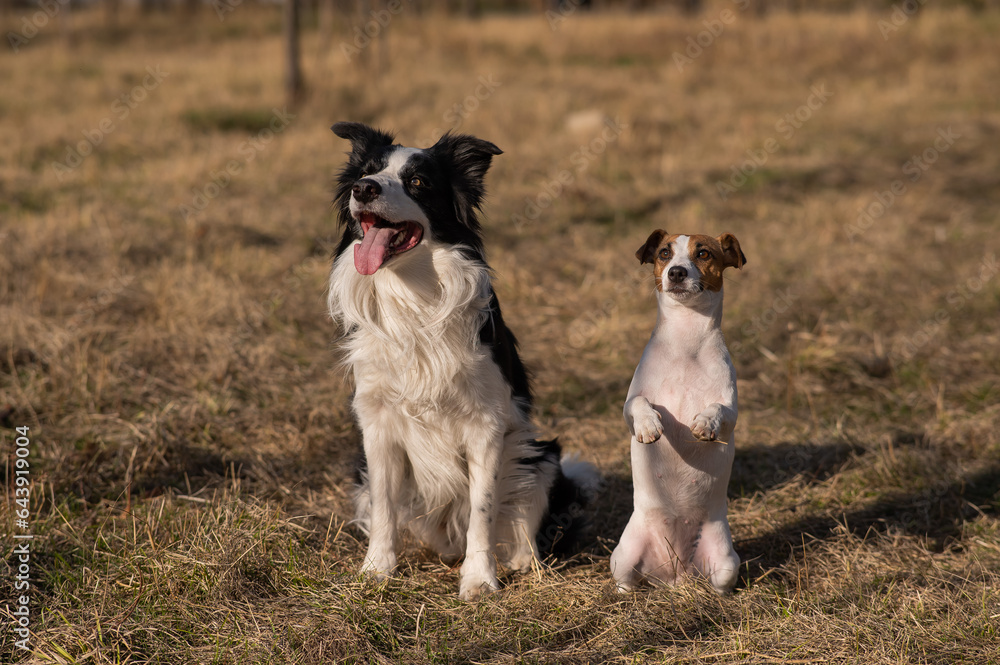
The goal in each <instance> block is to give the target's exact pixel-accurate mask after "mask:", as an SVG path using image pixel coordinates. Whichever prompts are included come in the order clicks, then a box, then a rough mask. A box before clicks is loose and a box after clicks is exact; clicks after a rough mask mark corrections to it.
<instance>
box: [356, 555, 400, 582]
mask: <svg viewBox="0 0 1000 665" xmlns="http://www.w3.org/2000/svg"><path fill="white" fill-rule="evenodd" d="M395 568H396V561H395V558H394V557H379V558H377V559H376V558H373V557H371V556H370V555H369V556H368V557H365V562H364V563H363V564H362V565H361V574H362V575H364V576H365V577H366V578H368V579H370V580H372V581H374V582H384V581H385V580H387V579H389V578H390V577H392V571H393V570H394V569H395Z"/></svg>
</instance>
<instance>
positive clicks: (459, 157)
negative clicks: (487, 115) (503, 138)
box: [428, 132, 503, 228]
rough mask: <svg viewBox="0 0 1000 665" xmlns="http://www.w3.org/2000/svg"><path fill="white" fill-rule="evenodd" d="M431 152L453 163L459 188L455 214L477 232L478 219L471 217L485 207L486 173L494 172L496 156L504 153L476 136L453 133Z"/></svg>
mask: <svg viewBox="0 0 1000 665" xmlns="http://www.w3.org/2000/svg"><path fill="white" fill-rule="evenodd" d="M428 151H429V152H431V153H432V154H434V155H436V156H438V157H441V158H443V160H444V161H447V162H448V163H450V165H451V172H452V176H453V178H452V183H453V185H454V187H455V212H456V213H457V214H458V217H459V219H460V220H461V221H462V222H463V223H465V224H467V225H469V226H471V227H473V228H476V227H477V223H476V221H475V219H474V215H472V216H470V215H469V214H468V213H469V212H470V211H471V209H473V208H479V207H480V205H481V204H482V201H483V196H484V195H485V193H486V188H485V186H484V184H483V179H484V178H485V177H486V171H488V170H489V168H490V164H491V163H492V161H493V156H494V155H502V154H503V150H501V149H500V148H498V147H496V146H495V145H493V144H492V143H490V142H489V141H484V140H483V139H477V138H476V137H475V136H469V135H468V134H452V133H450V132H449V133H448V134H445V135H444V136H442V137H441V138H440V139H439V140H438V142H437V143H435V144H434V145H433V146H431V147H430V148H428Z"/></svg>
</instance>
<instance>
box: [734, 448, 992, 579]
mask: <svg viewBox="0 0 1000 665" xmlns="http://www.w3.org/2000/svg"><path fill="white" fill-rule="evenodd" d="M921 440H922V439H921V437H920V436H919V435H913V434H910V433H905V432H903V433H896V434H895V435H894V436H893V443H894V444H895V445H896V446H915V445H920V443H921ZM871 452H872V451H871V450H870V449H864V448H861V447H854V446H849V445H847V444H841V443H837V444H829V445H802V444H781V445H779V446H774V447H768V448H767V449H766V450H755V449H753V448H750V449H746V450H744V451H742V452H738V453H737V459H736V463H735V464H734V468H733V482H731V483H730V497H733V496H734V495H735V496H740V495H743V496H746V495H748V494H751V493H754V492H758V491H759V492H765V491H767V490H769V489H771V488H774V487H777V486H779V485H781V484H782V483H784V482H787V481H788V480H790V479H792V478H795V477H796V476H805V477H806V482H809V483H818V482H822V481H824V480H826V479H828V478H830V477H832V476H834V475H836V474H837V473H839V471H841V470H842V469H844V468H845V467H846V466H847V465H850V464H852V463H854V462H858V463H862V464H863V463H866V462H865V461H864V460H863V459H859V458H863V456H865V455H868V454H871ZM768 466H771V470H770V472H768V470H767V467H768ZM760 472H763V473H760ZM935 473H936V472H935V470H933V469H930V468H929V469H928V474H929V477H930V478H932V479H933V477H934V476H935ZM873 489H877V490H880V491H881V498H879V499H877V500H875V501H874V502H869V501H865V502H863V505H858V506H857V507H856V508H854V509H850V508H848V509H845V510H839V511H830V510H826V511H823V510H819V511H817V510H813V511H811V512H810V510H809V508H808V507H797V506H788V507H784V508H782V509H780V510H781V511H784V512H785V514H786V515H787V514H788V513H789V512H792V513H801V516H800V517H798V518H797V519H792V520H790V521H785V522H784V523H783V524H781V526H778V527H776V528H774V529H772V530H770V531H767V532H765V533H763V534H760V535H756V536H753V537H750V538H743V539H739V540H737V541H736V542H734V545H735V547H736V551H737V552H738V553H739V555H740V558H741V559H742V560H743V561H744V562H745V563H744V566H745V568H744V578H743V579H742V580H741V583H740V584H741V585H743V584H752V583H753V580H755V579H757V578H759V577H761V576H763V575H765V574H770V573H772V572H773V571H774V570H775V569H780V568H781V567H782V566H784V565H785V564H787V562H788V561H789V560H790V559H791V558H793V557H795V556H798V555H799V554H800V553H801V551H802V550H803V548H804V547H805V543H812V542H816V541H824V540H832V539H835V538H839V537H842V536H843V535H844V534H845V532H846V533H850V534H852V535H854V536H856V537H858V538H862V539H863V538H866V537H867V536H869V535H871V534H872V533H873V532H874V533H885V532H889V531H891V532H895V533H901V534H906V535H910V536H916V537H920V538H923V539H924V541H925V544H926V546H927V547H928V548H929V549H930V550H932V551H934V552H942V551H944V550H945V549H946V548H947V547H948V546H949V544H950V543H952V542H954V541H956V540H959V539H960V538H961V537H962V535H963V525H964V524H965V523H966V522H967V521H969V520H971V519H974V518H975V517H976V516H977V515H984V514H993V515H996V514H997V513H1000V511H998V510H997V507H998V506H1000V502H998V497H1000V462H993V463H990V464H988V465H986V466H984V467H982V468H980V469H979V470H978V471H976V472H974V473H971V474H969V475H963V476H962V477H960V478H958V479H955V480H953V481H952V482H943V483H934V482H933V480H931V481H929V482H928V484H927V486H925V487H924V488H922V489H920V490H913V491H907V490H895V491H894V490H893V489H892V488H891V487H879V488H873ZM859 503H860V502H859ZM778 521H781V520H780V518H779V520H778Z"/></svg>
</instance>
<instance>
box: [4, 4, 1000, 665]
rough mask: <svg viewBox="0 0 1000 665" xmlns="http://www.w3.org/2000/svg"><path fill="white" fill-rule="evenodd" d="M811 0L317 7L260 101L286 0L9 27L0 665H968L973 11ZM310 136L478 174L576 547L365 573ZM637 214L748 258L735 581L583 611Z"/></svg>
mask: <svg viewBox="0 0 1000 665" xmlns="http://www.w3.org/2000/svg"><path fill="white" fill-rule="evenodd" d="M800 5H804V3H798V4H796V3H768V4H763V5H761V4H758V3H752V2H751V3H742V2H728V1H719V2H705V3H702V4H696V5H694V6H688V7H684V6H678V5H677V4H673V5H670V4H667V5H664V6H651V7H644V8H641V7H638V6H627V5H622V6H604V7H598V8H596V9H593V10H590V9H587V8H583V7H578V6H577V5H575V4H566V5H562V6H555V7H552V6H549V7H541V6H532V7H529V6H527V5H525V6H518V7H512V6H502V7H501V6H493V5H489V4H484V5H478V4H474V3H473V4H471V5H470V4H463V5H461V6H460V7H454V8H453V9H455V10H462V11H453V12H446V11H444V9H443V8H442V7H439V6H435V5H430V4H425V5H423V6H418V5H417V4H416V3H411V2H403V3H402V4H401V5H397V6H395V7H397V8H399V11H398V12H390V11H389V8H390V7H391V5H380V4H378V3H376V4H373V5H370V6H361V7H360V8H359V7H353V6H350V5H347V4H344V5H323V6H322V7H320V8H318V9H317V8H311V7H308V6H306V7H303V8H302V15H301V25H302V32H301V65H302V74H303V80H304V83H305V88H304V91H303V92H301V93H300V94H299V95H298V97H297V98H295V99H292V100H289V98H288V93H287V91H286V89H285V87H284V70H285V63H286V57H285V45H284V38H283V34H282V26H283V15H282V7H280V6H277V5H276V6H258V5H253V4H250V3H248V2H244V3H238V4H236V3H229V4H225V5H218V4H216V5H211V4H207V5H202V6H199V7H188V8H187V9H186V10H185V9H184V8H169V10H165V9H163V8H161V9H159V10H151V11H146V12H141V11H139V8H137V7H133V6H132V5H129V4H122V5H121V7H120V8H119V9H118V12H117V14H116V15H114V17H113V20H112V18H111V17H109V14H108V10H107V8H106V7H105V6H100V7H73V8H72V10H71V11H70V10H67V9H66V8H65V7H64V6H63V5H58V3H56V5H52V6H56V7H61V9H59V10H58V11H56V12H55V14H54V15H53V16H52V17H51V18H50V19H48V20H47V21H45V23H44V25H42V26H41V27H37V26H36V27H37V31H36V33H35V34H34V35H33V36H31V37H30V38H26V39H27V41H25V42H22V41H20V40H19V39H15V40H14V42H11V37H10V35H11V34H14V35H15V36H17V35H20V36H21V37H22V38H25V35H26V34H27V33H25V32H24V30H25V23H24V20H28V21H29V22H31V21H33V20H35V16H36V12H38V11H42V10H40V9H39V8H38V7H37V6H29V7H22V6H17V5H10V4H8V5H7V6H6V7H5V9H4V13H3V14H2V21H3V25H4V26H5V28H4V31H5V34H6V35H7V39H8V43H9V46H10V48H9V49H8V50H6V51H5V52H4V53H3V54H2V55H0V89H2V90H3V93H2V94H0V145H2V146H3V150H0V312H2V319H0V320H2V321H3V325H2V326H0V436H2V441H3V447H2V451H3V455H4V456H5V460H6V467H7V471H6V474H7V475H6V480H7V484H6V488H7V492H6V498H5V503H4V504H3V505H2V507H0V524H3V530H2V532H0V538H2V544H3V549H4V556H5V557H6V558H5V562H6V563H5V566H0V571H3V574H2V575H0V591H2V596H3V600H0V604H2V603H7V602H9V601H10V599H12V598H13V597H14V596H15V591H14V586H13V571H14V570H15V568H16V562H15V559H14V557H13V556H12V555H10V552H11V551H12V548H13V546H14V540H13V539H12V538H11V535H12V534H14V533H17V532H19V530H18V529H17V528H16V527H15V513H14V511H15V509H16V508H17V506H16V505H15V503H14V499H15V494H14V487H13V483H12V478H13V475H12V474H13V470H12V469H13V460H14V459H15V457H14V452H13V445H14V444H13V442H14V437H15V436H16V434H15V430H14V428H16V427H18V426H29V427H30V428H31V438H32V456H31V458H30V459H31V474H32V476H31V477H32V479H33V482H34V485H33V487H32V507H31V511H32V518H31V529H32V532H33V533H34V534H35V535H36V540H35V541H34V545H33V547H34V551H33V558H32V566H33V567H32V579H33V588H32V595H31V607H32V608H33V611H34V612H35V614H34V616H33V618H32V629H33V631H34V635H33V637H32V642H31V646H32V649H33V650H32V651H31V652H24V651H22V650H20V649H17V648H16V647H15V646H14V640H15V639H16V636H15V635H14V633H13V632H12V624H11V623H10V622H9V620H8V619H7V618H5V619H4V621H3V623H2V624H0V638H2V639H0V661H2V662H59V663H69V662H79V663H112V662H114V663H147V662H163V663H232V662H253V663H293V662H294V663H313V662H316V663H326V662H341V661H354V662H384V663H419V662H448V663H451V662H454V663H465V662H490V663H502V662H520V661H521V660H524V661H528V662H569V663H595V662H700V663H772V662H796V663H806V662H809V663H812V662H830V663H955V662H968V663H998V662H1000V647H998V643H1000V639H998V634H997V633H998V629H1000V437H998V434H997V424H998V417H1000V406H998V398H1000V335H998V330H997V323H998V307H1000V277H998V272H1000V264H998V260H997V252H998V249H1000V237H998V233H997V222H998V212H997V210H998V204H1000V86H998V85H997V81H998V80H1000V42H998V40H997V35H998V32H1000V13H998V12H997V11H996V9H995V8H993V7H991V6H989V5H988V3H979V4H977V3H931V2H927V3H923V4H921V3H918V2H913V3H909V4H906V3H895V4H893V3H865V4H849V3H835V2H830V3H820V4H818V5H816V6H809V7H805V6H800ZM52 6H50V8H51V7H52ZM911 10H912V11H911ZM373 11H374V12H376V14H375V17H374V18H373V17H372V14H371V13H370V12H373ZM383 11H384V12H388V16H389V17H390V18H389V19H385V17H386V15H387V14H379V13H378V12H383ZM726 12H728V13H726ZM467 13H472V14H473V16H467V15H464V14H467ZM380 20H381V22H379V21H380ZM372 21H374V22H375V23H374V25H376V26H378V28H377V29H376V28H375V27H372V23H371V22H372ZM38 22H39V23H40V22H41V19H38ZM383 23H384V25H383ZM365 30H368V31H369V32H371V33H375V36H374V37H369V39H368V41H367V42H366V41H365V39H362V38H360V37H359V35H363V34H364V32H365ZM15 42H16V44H15ZM15 46H16V49H15ZM352 49H353V50H352ZM338 120H356V121H364V122H369V123H373V124H376V125H378V126H380V127H383V128H386V129H390V130H394V131H396V132H397V133H398V138H399V141H400V142H401V143H403V144H405V145H416V146H418V147H426V146H429V145H430V144H432V143H433V142H434V141H435V140H436V139H437V138H438V137H439V136H440V134H441V133H443V132H444V131H448V130H452V131H460V132H467V133H472V134H475V135H477V136H480V137H482V138H485V139H488V140H490V141H493V142H494V143H496V144H497V145H498V146H499V147H500V148H502V149H503V150H504V154H503V155H501V156H499V157H498V158H496V159H495V160H494V167H493V168H492V170H491V171H490V174H489V175H488V177H487V183H488V187H489V198H488V202H487V205H486V220H485V226H486V235H487V248H488V251H489V256H490V262H491V265H492V266H493V268H494V269H495V271H496V274H497V279H496V287H497V290H498V293H499V296H500V299H501V301H502V302H503V306H504V313H505V317H506V318H507V320H508V323H509V325H510V326H511V327H512V328H513V330H514V331H515V333H516V334H517V335H518V337H519V339H520V342H521V348H522V355H523V357H524V359H525V361H526V363H527V364H528V365H529V366H530V367H531V368H532V369H533V370H534V386H535V394H536V402H537V404H538V412H539V413H538V423H539V426H540V428H541V429H542V431H543V432H544V433H545V434H547V435H557V436H559V437H560V440H561V441H562V443H563V446H564V448H565V449H566V450H567V451H570V452H576V453H579V454H580V455H581V456H582V457H583V458H584V459H587V460H590V461H593V462H594V463H595V464H597V465H598V466H599V467H600V469H601V471H602V472H603V473H604V475H605V477H606V483H605V486H604V489H603V491H602V495H601V497H600V499H599V502H598V505H597V506H595V508H594V511H593V533H592V535H591V537H590V539H589V541H588V544H587V547H586V549H585V551H584V552H583V553H581V554H580V555H578V556H577V557H575V558H574V559H572V560H570V561H568V562H565V561H564V562H559V563H557V565H556V567H555V568H554V569H551V570H545V571H540V572H539V573H537V574H533V575H512V576H507V577H506V578H505V581H506V583H507V586H506V588H505V589H504V591H503V593H501V594H499V595H498V596H496V597H493V598H490V599H488V600H487V601H485V602H483V603H480V604H479V605H465V604H462V603H460V602H459V601H458V600H457V593H456V590H457V584H458V581H457V580H458V576H457V572H456V571H454V570H451V569H449V568H447V567H446V566H444V565H442V564H441V563H439V562H437V561H436V560H434V559H432V558H430V557H427V556H422V555H421V554H420V553H419V551H417V550H415V549H413V548H412V547H411V549H410V551H409V553H408V555H407V556H405V557H404V559H403V561H404V563H405V566H406V568H405V569H404V570H403V572H402V574H401V577H400V579H398V580H394V581H392V582H390V583H389V584H388V585H385V586H370V585H365V584H363V583H362V582H361V581H360V580H359V579H358V578H357V576H356V570H357V568H358V566H359V564H360V561H361V556H362V554H363V551H364V549H363V548H364V538H363V537H362V536H361V534H360V533H358V532H357V531H356V530H355V529H354V528H353V527H352V526H351V525H350V524H349V520H350V518H351V515H352V511H351V508H350V501H349V493H350V487H351V485H350V483H351V468H352V464H353V461H354V459H355V456H356V454H357V451H358V447H359V440H358V433H357V431H356V430H355V428H354V426H353V424H352V422H351V417H350V413H349V409H348V400H349V395H350V385H349V384H348V382H347V381H346V380H345V377H344V374H343V372H342V371H341V370H340V369H339V368H338V367H337V365H336V353H335V348H334V346H333V343H332V342H333V340H334V338H335V336H336V332H337V331H336V330H335V329H334V328H333V324H332V323H331V322H330V321H329V319H328V318H327V315H326V313H325V304H324V303H325V290H326V285H325V284H326V277H327V272H328V269H329V257H330V253H331V251H332V248H333V245H334V244H335V242H336V240H337V229H336V225H335V220H334V218H333V215H332V214H331V209H330V199H331V189H332V188H331V183H332V178H333V176H334V174H335V173H336V171H337V170H338V169H339V168H340V166H341V164H342V162H343V160H344V152H345V150H346V149H347V146H346V145H345V142H343V141H342V140H340V139H337V138H336V137H335V136H334V135H333V134H332V133H331V132H330V131H329V126H330V125H331V124H332V123H333V122H335V121H338ZM655 228H666V229H668V230H670V231H671V232H707V233H712V234H719V233H721V232H724V231H728V232H732V233H734V234H735V235H736V236H737V237H738V238H739V240H740V242H741V244H742V247H743V250H744V252H745V254H746V256H747V259H748V263H747V265H746V267H745V269H744V270H742V271H739V272H737V271H730V272H729V273H727V281H726V287H725V288H726V306H725V319H724V323H723V325H724V329H725V332H726V336H727V340H728V342H729V344H730V348H731V350H732V352H733V356H734V361H735V364H736V368H737V373H738V376H739V379H740V381H739V390H740V421H739V426H738V429H737V451H738V452H737V458H736V463H735V468H734V473H733V480H732V483H731V486H730V521H731V524H732V527H733V535H734V540H735V544H736V549H737V552H738V553H739V554H740V555H741V557H742V558H743V560H744V562H745V563H744V567H743V570H742V575H741V581H740V583H739V585H738V589H737V592H736V593H735V594H734V595H733V596H731V597H727V598H717V597H715V596H714V595H713V594H712V593H711V592H709V591H706V590H705V589H703V588H702V587H701V586H700V585H698V584H691V585H688V586H685V587H681V588H678V589H668V590H656V591H651V592H646V593H640V594H638V595H636V596H626V597H619V596H617V595H615V594H614V593H612V591H611V588H610V586H609V579H610V576H609V571H608V555H609V554H610V551H611V549H612V548H613V547H614V544H615V542H616V541H617V538H618V536H619V535H620V533H621V529H622V528H623V526H624V523H625V521H626V520H627V518H628V515H629V514H630V511H631V476H630V469H629V463H628V440H627V435H626V430H625V427H624V423H623V422H622V418H621V405H622V401H623V399H624V395H625V391H626V389H627V387H628V383H629V381H630V379H631V376H632V371H633V370H634V367H635V363H636V362H637V360H638V358H639V355H640V353H641V350H642V348H643V346H644V344H645V342H646V340H647V339H648V335H649V332H650V330H651V329H652V325H653V322H654V311H655V303H654V300H653V297H652V288H653V287H652V277H651V275H650V274H649V273H648V272H647V270H644V269H641V268H640V266H639V265H638V263H637V262H636V260H635V258H634V256H633V253H634V251H635V249H636V248H637V247H638V246H639V245H640V244H642V242H643V241H644V240H645V238H646V237H647V235H648V234H649V232H650V231H652V230H653V229H655ZM646 268H647V269H648V266H647V267H646ZM0 611H2V610H0Z"/></svg>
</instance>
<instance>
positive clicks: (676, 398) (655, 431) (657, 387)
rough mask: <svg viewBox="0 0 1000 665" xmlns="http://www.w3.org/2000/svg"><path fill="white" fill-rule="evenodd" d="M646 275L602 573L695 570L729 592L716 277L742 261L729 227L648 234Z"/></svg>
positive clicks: (730, 387)
mask: <svg viewBox="0 0 1000 665" xmlns="http://www.w3.org/2000/svg"><path fill="white" fill-rule="evenodd" d="M636 257H637V258H638V259H639V262H640V263H652V264H653V266H654V273H655V275H656V299H657V304H658V310H659V311H658V318H657V322H656V328H655V329H654V330H653V334H652V336H651V337H650V340H649V343H648V344H647V345H646V349H645V350H644V351H643V353H642V359H641V360H640V361H639V366H638V367H637V368H636V370H635V375H634V376H633V378H632V384H631V386H630V387H629V391H628V397H627V398H626V401H625V414H624V415H625V422H626V424H627V425H628V429H629V432H630V433H631V434H632V479H633V484H634V509H633V513H632V517H631V519H630V520H629V523H628V525H627V526H626V527H625V531H624V532H623V533H622V537H621V540H620V541H619V543H618V546H617V547H616V548H615V551H614V552H613V553H612V555H611V573H612V575H613V576H614V578H615V581H616V582H617V584H618V588H619V590H621V591H628V590H631V589H634V588H635V587H636V586H637V585H638V584H639V583H640V582H643V581H646V582H650V583H652V584H671V583H673V582H674V581H676V580H677V578H678V577H679V576H680V575H681V574H682V573H694V574H699V575H703V576H704V577H706V578H707V579H708V580H709V581H710V582H711V583H712V586H713V587H714V588H715V589H716V590H717V591H718V592H719V593H725V592H728V591H730V590H731V589H732V588H733V585H734V584H735V583H736V578H737V574H738V571H739V565H740V558H739V556H737V554H736V552H735V551H734V550H733V543H732V536H731V535H730V532H729V521H728V519H727V518H726V486H727V485H728V484H729V475H730V472H731V470H732V466H733V457H734V441H733V430H734V428H735V427H736V372H735V370H734V369H733V364H732V361H731V360H730V358H729V352H728V350H727V349H726V343H725V340H724V339H723V337H722V331H721V329H720V324H721V323H722V273H723V271H724V270H725V269H726V268H729V267H733V268H742V267H743V265H744V263H746V257H744V256H743V252H742V251H741V250H740V243H739V242H738V241H737V240H736V238H735V237H734V236H733V235H732V234H729V233H724V234H722V235H721V236H719V237H718V238H713V237H711V236H706V235H670V234H668V233H667V232H666V231H662V230H657V231H654V232H653V233H652V234H651V235H650V236H649V239H648V240H646V243H645V244H644V245H643V246H642V247H640V248H639V250H638V251H637V252H636Z"/></svg>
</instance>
